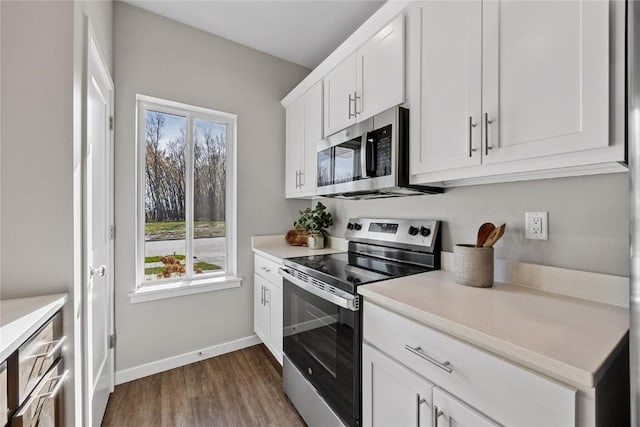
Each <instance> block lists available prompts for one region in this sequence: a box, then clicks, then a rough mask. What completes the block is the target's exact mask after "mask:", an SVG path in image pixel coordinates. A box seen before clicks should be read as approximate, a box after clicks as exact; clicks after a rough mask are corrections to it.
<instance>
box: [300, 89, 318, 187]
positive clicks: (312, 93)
mask: <svg viewBox="0 0 640 427" xmlns="http://www.w3.org/2000/svg"><path fill="white" fill-rule="evenodd" d="M321 141H322V82H321V81H319V82H318V83H316V84H315V85H313V86H312V87H311V89H309V91H308V92H307V93H306V94H305V95H304V152H303V153H302V160H301V162H302V164H303V167H302V175H301V177H300V183H301V195H304V196H313V195H314V194H315V192H316V164H317V152H318V143H319V142H321Z"/></svg>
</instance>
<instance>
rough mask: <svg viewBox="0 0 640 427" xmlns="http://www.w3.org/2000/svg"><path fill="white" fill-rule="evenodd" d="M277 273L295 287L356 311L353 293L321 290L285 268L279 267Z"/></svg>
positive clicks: (355, 297) (356, 298) (356, 304)
mask: <svg viewBox="0 0 640 427" xmlns="http://www.w3.org/2000/svg"><path fill="white" fill-rule="evenodd" d="M278 273H279V274H280V275H281V276H282V277H283V278H284V279H286V280H288V281H289V282H291V283H293V284H294V285H296V286H297V287H299V288H302V289H304V290H305V291H307V292H309V293H312V294H313V295H315V296H317V297H319V298H322V299H323V300H325V301H329V302H332V303H334V304H336V305H338V306H340V307H342V308H346V309H347V310H351V311H358V309H359V307H358V303H357V301H358V297H357V296H355V295H345V296H340V295H336V294H333V293H330V292H326V291H323V290H322V289H319V288H317V287H315V286H313V285H310V284H308V283H305V282H304V281H302V280H300V279H298V278H297V277H294V276H293V275H292V274H291V273H290V272H289V270H287V269H286V268H282V267H279V268H278Z"/></svg>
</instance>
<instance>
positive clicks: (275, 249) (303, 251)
mask: <svg viewBox="0 0 640 427" xmlns="http://www.w3.org/2000/svg"><path fill="white" fill-rule="evenodd" d="M329 244H330V245H331V244H333V246H332V247H326V248H324V249H309V248H307V247H306V246H291V245H290V244H288V243H287V241H286V240H285V239H284V236H254V237H253V242H252V247H253V252H255V253H257V254H260V255H262V256H265V257H267V258H270V259H271V260H272V261H274V262H278V263H279V262H280V261H281V260H282V259H283V258H293V257H298V256H307V255H324V254H335V253H338V252H345V251H346V250H347V249H346V246H345V243H344V241H343V240H342V239H336V238H329Z"/></svg>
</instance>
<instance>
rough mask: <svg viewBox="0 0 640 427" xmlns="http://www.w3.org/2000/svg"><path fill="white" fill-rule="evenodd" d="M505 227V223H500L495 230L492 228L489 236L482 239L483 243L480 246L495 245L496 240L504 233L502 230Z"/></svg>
mask: <svg viewBox="0 0 640 427" xmlns="http://www.w3.org/2000/svg"><path fill="white" fill-rule="evenodd" d="M506 227H507V224H502V225H501V226H500V227H497V228H496V229H495V230H493V231H492V232H491V234H489V237H487V240H485V241H484V244H483V245H482V247H484V248H492V247H493V245H495V244H496V243H497V242H498V240H500V238H501V237H502V235H503V234H504V230H505V228H506Z"/></svg>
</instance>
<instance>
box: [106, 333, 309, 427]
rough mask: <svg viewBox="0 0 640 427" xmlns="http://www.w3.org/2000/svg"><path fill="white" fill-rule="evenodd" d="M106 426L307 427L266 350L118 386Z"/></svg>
mask: <svg viewBox="0 0 640 427" xmlns="http://www.w3.org/2000/svg"><path fill="white" fill-rule="evenodd" d="M102 425H103V426H113V427H127V426H131V427H138V426H140V427H143V426H150V427H156V426H164V427H174V426H175V427H182V426H184V427H195V426H207V427H209V426H211V427H213V426H225V427H226V426H273V427H275V426H305V423H304V421H302V419H301V418H300V416H299V415H298V413H297V412H296V410H295V409H294V407H293V405H292V404H291V402H290V401H289V400H288V399H287V397H286V396H285V394H284V392H283V391H282V369H281V367H280V365H278V363H277V362H276V361H275V360H274V359H273V358H272V356H271V355H270V353H269V351H268V350H267V349H266V347H264V346H263V345H256V346H253V347H249V348H246V349H243V350H239V351H234V352H233V353H227V354H224V355H222V356H218V357H214V358H211V359H207V360H203V361H202V362H198V363H193V364H191V365H187V366H183V367H180V368H176V369H172V370H170V371H167V372H162V373H160V374H156V375H152V376H149V377H146V378H141V379H139V380H136V381H131V382H128V383H125V384H121V385H118V386H116V389H115V391H114V392H113V394H112V395H111V397H110V398H109V404H108V405H107V412H106V414H105V416H104V420H103V422H102Z"/></svg>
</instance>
